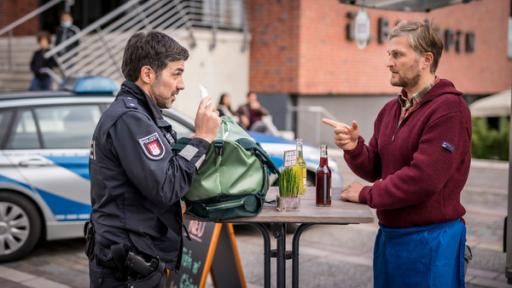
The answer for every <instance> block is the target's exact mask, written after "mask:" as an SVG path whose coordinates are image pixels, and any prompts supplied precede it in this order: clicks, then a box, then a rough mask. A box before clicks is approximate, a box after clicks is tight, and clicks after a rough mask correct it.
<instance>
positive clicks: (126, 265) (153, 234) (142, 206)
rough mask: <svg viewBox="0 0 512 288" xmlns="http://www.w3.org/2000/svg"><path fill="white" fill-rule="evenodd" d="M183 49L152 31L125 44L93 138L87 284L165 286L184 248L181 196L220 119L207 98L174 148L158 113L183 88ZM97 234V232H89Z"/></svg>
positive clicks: (172, 135)
mask: <svg viewBox="0 0 512 288" xmlns="http://www.w3.org/2000/svg"><path fill="white" fill-rule="evenodd" d="M188 56H189V54H188V51H187V49H185V48H184V47H182V46H181V45H180V44H178V43H177V42H176V41H175V40H173V39H172V38H171V37H169V36H167V35H165V34H163V33H160V32H156V31H151V32H148V33H144V32H139V33H136V34H134V35H133V36H132V37H131V38H130V39H129V40H128V43H127V45H126V48H125V51H124V56H123V64H122V72H123V75H124V77H125V78H126V81H125V82H124V83H123V84H122V86H121V90H120V91H119V93H118V94H117V97H116V99H115V101H114V102H113V103H112V104H111V105H110V107H109V108H108V109H107V111H105V113H103V116H102V117H101V120H100V121H99V123H98V125H97V127H96V130H95V132H94V135H93V141H92V145H91V146H92V147H91V156H90V158H91V159H90V166H89V169H90V175H91V200H92V214H91V222H92V224H91V225H88V226H87V228H86V229H87V235H86V238H87V251H86V253H87V254H88V256H89V269H90V271H89V275H90V283H91V287H127V285H128V286H129V287H168V285H169V277H170V275H171V274H172V272H173V271H175V270H176V269H178V268H179V264H180V259H181V251H182V244H183V242H182V226H183V224H182V214H181V213H182V211H181V205H180V198H181V197H183V196H184V195H185V193H186V192H187V191H188V189H189V187H190V184H191V181H192V178H193V177H194V175H196V173H197V169H198V168H199V167H200V166H201V163H202V162H203V160H204V159H205V153H206V152H207V150H208V147H209V143H210V142H211V141H212V140H213V139H214V138H215V135H216V133H217V129H218V127H219V125H220V118H219V116H218V114H217V112H215V111H214V107H210V103H211V99H210V97H207V98H204V99H203V100H202V101H201V102H200V104H199V108H198V110H197V114H196V118H195V127H196V133H195V135H194V137H193V138H192V140H191V141H190V143H189V144H188V145H187V146H185V147H184V149H182V150H181V151H180V152H179V153H175V152H173V150H172V147H173V145H174V143H175V141H176V133H175V131H174V130H173V129H172V127H171V125H170V124H169V123H168V122H167V121H166V120H165V119H164V118H163V117H162V111H161V110H160V109H162V108H169V107H171V105H172V103H173V102H174V101H175V100H176V96H177V95H178V92H179V91H180V90H183V89H184V88H185V87H184V82H183V72H184V64H185V60H187V58H188ZM94 231H95V232H94Z"/></svg>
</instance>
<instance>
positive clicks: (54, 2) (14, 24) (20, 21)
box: [0, 0, 65, 36]
mask: <svg viewBox="0 0 512 288" xmlns="http://www.w3.org/2000/svg"><path fill="white" fill-rule="evenodd" d="M62 1H65V0H52V1H50V2H48V3H46V4H44V5H43V6H41V7H39V8H37V9H35V10H33V11H32V12H30V13H28V14H27V15H25V16H23V17H21V18H20V19H18V20H16V21H14V22H12V23H11V24H9V25H7V26H5V27H4V28H2V29H0V36H2V35H3V34H5V33H7V32H9V31H12V30H14V29H15V28H16V27H18V26H20V25H21V24H23V23H25V22H27V21H28V20H30V19H32V17H35V16H37V15H39V14H41V13H43V12H44V11H46V10H48V9H50V8H52V7H53V6H55V5H57V4H59V3H60V2H62Z"/></svg>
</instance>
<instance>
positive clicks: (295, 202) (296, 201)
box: [277, 196, 300, 212]
mask: <svg viewBox="0 0 512 288" xmlns="http://www.w3.org/2000/svg"><path fill="white" fill-rule="evenodd" d="M299 206H300V197H280V196H277V211H280V212H283V211H297V210H298V209H299Z"/></svg>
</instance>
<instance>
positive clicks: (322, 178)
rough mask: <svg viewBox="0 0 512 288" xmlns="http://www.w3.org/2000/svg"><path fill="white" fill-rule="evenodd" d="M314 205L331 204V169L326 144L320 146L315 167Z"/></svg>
mask: <svg viewBox="0 0 512 288" xmlns="http://www.w3.org/2000/svg"><path fill="white" fill-rule="evenodd" d="M316 206H331V169H329V162H328V160H327V145H321V146H320V165H319V166H318V168H317V169H316Z"/></svg>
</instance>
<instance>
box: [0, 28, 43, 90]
mask: <svg viewBox="0 0 512 288" xmlns="http://www.w3.org/2000/svg"><path fill="white" fill-rule="evenodd" d="M11 49H12V50H11V51H12V54H11V68H9V53H8V40H7V37H0V92H2V91H20V90H27V89H28V87H29V85H30V81H31V80H32V72H30V60H31V59H32V54H33V53H34V51H36V50H37V49H38V45H37V42H36V38H35V36H20V37H13V38H12V42H11Z"/></svg>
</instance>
